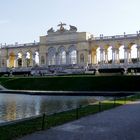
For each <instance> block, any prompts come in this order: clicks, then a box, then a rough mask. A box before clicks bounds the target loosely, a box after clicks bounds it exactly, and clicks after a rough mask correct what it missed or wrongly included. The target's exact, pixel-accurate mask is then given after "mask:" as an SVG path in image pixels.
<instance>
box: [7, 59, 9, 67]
mask: <svg viewBox="0 0 140 140" xmlns="http://www.w3.org/2000/svg"><path fill="white" fill-rule="evenodd" d="M6 63H7V67H9V58H8V59H7V61H6Z"/></svg>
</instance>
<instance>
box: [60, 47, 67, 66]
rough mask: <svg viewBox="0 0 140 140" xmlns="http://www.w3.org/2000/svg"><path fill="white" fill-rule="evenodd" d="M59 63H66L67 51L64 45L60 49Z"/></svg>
mask: <svg viewBox="0 0 140 140" xmlns="http://www.w3.org/2000/svg"><path fill="white" fill-rule="evenodd" d="M58 64H60V65H63V64H66V51H65V49H64V48H63V47H61V48H60V49H59V51H58Z"/></svg>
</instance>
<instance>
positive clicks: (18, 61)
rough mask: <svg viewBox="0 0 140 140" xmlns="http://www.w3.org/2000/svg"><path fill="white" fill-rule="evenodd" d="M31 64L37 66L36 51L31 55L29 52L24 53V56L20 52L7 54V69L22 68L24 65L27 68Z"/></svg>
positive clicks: (37, 54) (37, 56)
mask: <svg viewBox="0 0 140 140" xmlns="http://www.w3.org/2000/svg"><path fill="white" fill-rule="evenodd" d="M31 62H32V63H33V64H34V65H39V52H38V51H35V53H34V54H33V55H32V53H31V52H26V53H25V54H23V53H22V52H18V53H17V54H15V53H14V52H10V53H9V58H8V67H22V66H24V65H25V66H27V67H29V66H30V65H31ZM24 63H25V64H24ZM2 65H5V64H4V61H2Z"/></svg>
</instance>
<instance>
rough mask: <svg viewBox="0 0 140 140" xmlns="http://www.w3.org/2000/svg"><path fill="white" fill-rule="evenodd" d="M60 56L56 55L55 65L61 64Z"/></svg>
mask: <svg viewBox="0 0 140 140" xmlns="http://www.w3.org/2000/svg"><path fill="white" fill-rule="evenodd" d="M59 61H60V60H59V54H58V52H56V53H55V64H54V65H58V64H59Z"/></svg>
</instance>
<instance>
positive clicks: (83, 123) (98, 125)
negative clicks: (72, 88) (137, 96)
mask: <svg viewBox="0 0 140 140" xmlns="http://www.w3.org/2000/svg"><path fill="white" fill-rule="evenodd" d="M19 140H140V101H137V102H133V103H130V104H127V105H124V106H120V107H117V108H115V109H111V110H107V111H104V112H101V113H98V114H95V115H90V116H87V117H84V118H81V119H79V120H76V121H73V122H70V123H67V124H64V125H61V126H57V127H54V128H51V129H49V130H46V131H40V132H36V133H33V134H31V135H28V136H25V137H23V138H21V139H19Z"/></svg>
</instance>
